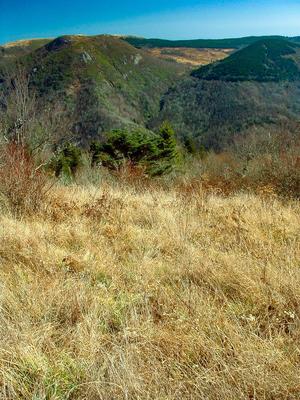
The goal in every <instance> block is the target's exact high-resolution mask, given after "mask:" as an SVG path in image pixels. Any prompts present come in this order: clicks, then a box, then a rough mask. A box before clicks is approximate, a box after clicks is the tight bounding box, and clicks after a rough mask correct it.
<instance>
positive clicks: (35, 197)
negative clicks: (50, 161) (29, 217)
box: [0, 142, 51, 215]
mask: <svg viewBox="0 0 300 400" xmlns="http://www.w3.org/2000/svg"><path fill="white" fill-rule="evenodd" d="M50 187H51V183H50V181H49V177H48V176H47V175H46V173H45V172H44V171H43V168H42V165H41V166H37V165H36V163H35V161H34V158H33V156H32V155H31V154H30V152H29V151H28V149H27V148H26V146H24V145H21V144H18V143H16V142H12V143H7V144H5V145H3V146H2V148H1V156H0V194H1V198H2V201H3V202H4V204H5V205H6V206H7V208H9V210H10V211H11V212H13V213H14V214H17V215H20V214H31V213H34V212H36V211H38V210H39V208H40V207H41V205H42V204H43V201H44V199H45V196H46V194H47V192H48V191H49V189H50Z"/></svg>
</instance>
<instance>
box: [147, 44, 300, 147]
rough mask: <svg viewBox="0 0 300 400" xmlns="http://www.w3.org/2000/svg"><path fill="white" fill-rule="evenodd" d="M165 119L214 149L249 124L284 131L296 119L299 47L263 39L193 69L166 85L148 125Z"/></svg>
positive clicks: (298, 110)
mask: <svg viewBox="0 0 300 400" xmlns="http://www.w3.org/2000/svg"><path fill="white" fill-rule="evenodd" d="M165 119H168V120H170V122H171V123H172V124H173V126H174V127H175V129H176V131H177V133H178V135H179V136H180V137H182V138H183V139H184V138H186V137H187V136H190V137H192V138H193V139H194V140H195V141H196V142H197V143H198V144H200V143H202V144H204V145H205V146H207V147H213V148H215V149H220V148H222V147H224V146H226V144H228V143H230V142H231V140H232V138H233V137H234V136H236V135H243V134H246V133H247V132H248V131H249V130H251V129H253V128H254V129H257V128H260V129H264V130H265V131H266V133H268V134H269V133H270V132H272V131H274V130H278V129H282V130H288V129H289V127H288V126H289V125H291V126H292V125H293V124H294V123H298V122H299V121H300V47H299V46H298V45H296V44H292V43H291V42H289V41H286V40H284V39H278V38H274V39H265V40H262V41H259V42H256V43H254V44H252V45H250V46H248V47H246V48H244V49H242V50H240V51H238V52H236V53H234V54H232V55H231V56H229V57H228V58H227V59H225V60H222V61H220V62H216V63H214V64H211V65H209V66H204V67H202V68H200V69H197V70H195V71H194V72H192V74H191V76H190V77H189V78H186V79H183V80H182V81H181V82H180V83H178V84H177V85H175V86H174V87H173V88H171V89H169V91H168V92H167V93H166V94H165V96H164V97H163V99H162V101H161V111H160V115H159V117H158V118H154V119H153V120H152V122H151V124H150V126H156V125H158V124H159V123H160V122H161V121H163V120H165Z"/></svg>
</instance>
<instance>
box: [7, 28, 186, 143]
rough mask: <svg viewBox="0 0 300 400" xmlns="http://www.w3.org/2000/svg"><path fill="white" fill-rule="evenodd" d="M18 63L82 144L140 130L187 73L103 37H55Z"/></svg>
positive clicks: (140, 51) (178, 66) (41, 98)
mask: <svg viewBox="0 0 300 400" xmlns="http://www.w3.org/2000/svg"><path fill="white" fill-rule="evenodd" d="M18 62H19V64H21V65H22V68H23V69H25V71H26V73H28V74H29V76H30V87H31V90H32V91H33V92H35V93H36V95H37V97H38V99H39V101H40V103H44V104H47V105H49V106H50V107H51V106H52V105H53V104H57V103H58V102H60V103H62V104H63V107H64V108H66V109H67V112H68V114H69V118H70V119H71V120H72V124H73V128H72V129H73V132H74V133H75V135H76V137H77V138H78V140H79V141H81V142H83V143H85V142H88V141H90V140H91V139H93V138H95V137H98V136H99V135H100V136H101V134H102V132H104V131H105V130H109V129H116V128H119V127H123V126H124V127H128V126H136V125H140V126H144V125H145V124H146V123H147V121H148V120H149V119H150V118H152V117H153V116H154V115H155V114H157V113H158V111H159V102H160V98H161V96H162V95H163V93H164V92H165V91H166V90H167V89H168V88H169V87H170V86H171V85H172V84H174V83H175V81H176V80H177V79H178V78H179V77H180V76H181V74H182V73H183V72H184V71H185V70H186V67H185V66H183V65H179V64H177V63H174V62H167V61H163V60H159V59H157V58H155V57H151V56H150V55H149V54H147V53H146V52H144V51H143V50H138V49H136V48H134V47H133V46H131V45H130V44H128V43H126V42H124V41H123V40H120V39H119V38H116V37H112V36H106V35H101V36H92V37H87V36H63V37H59V38H57V39H55V40H53V41H51V42H47V43H46V44H45V45H43V46H42V47H39V48H38V49H35V50H33V51H32V52H30V53H29V54H26V55H23V56H21V57H19V58H18ZM3 70H4V69H3ZM13 73H14V72H13V71H12V74H13ZM3 76H4V78H5V74H4V75H3ZM4 78H3V77H2V79H4ZM6 79H7V76H6ZM2 86H3V85H2Z"/></svg>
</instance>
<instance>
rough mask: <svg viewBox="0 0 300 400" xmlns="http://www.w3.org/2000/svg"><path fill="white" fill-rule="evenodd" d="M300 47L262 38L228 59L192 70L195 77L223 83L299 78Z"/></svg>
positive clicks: (290, 43)
mask: <svg viewBox="0 0 300 400" xmlns="http://www.w3.org/2000/svg"><path fill="white" fill-rule="evenodd" d="M299 56H300V45H299V44H296V43H292V42H288V41H287V40H284V39H263V40H260V41H258V42H255V43H253V44H251V45H250V46H248V47H245V48H243V49H242V50H240V51H238V52H236V53H234V54H232V55H231V56H230V57H228V58H226V59H224V60H222V61H220V62H219V63H215V64H211V65H208V66H206V67H203V68H199V69H198V70H196V71H194V72H193V73H192V75H193V76H194V77H197V78H200V79H205V80H223V81H231V82H235V81H252V80H254V81H261V82H268V81H282V80H295V79H299V78H300V70H299V63H298V61H299Z"/></svg>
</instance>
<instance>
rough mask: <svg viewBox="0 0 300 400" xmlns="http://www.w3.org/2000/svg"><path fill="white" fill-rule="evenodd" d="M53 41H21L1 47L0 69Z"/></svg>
mask: <svg viewBox="0 0 300 400" xmlns="http://www.w3.org/2000/svg"><path fill="white" fill-rule="evenodd" d="M50 40H51V39H30V40H19V41H17V42H11V43H7V44H6V45H2V46H0V68H1V67H4V66H5V65H7V63H12V62H14V61H16V60H17V59H18V58H20V57H22V56H24V55H26V54H30V53H31V52H33V51H34V50H36V49H38V48H40V47H42V46H44V45H45V44H47V43H49V42H50Z"/></svg>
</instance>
